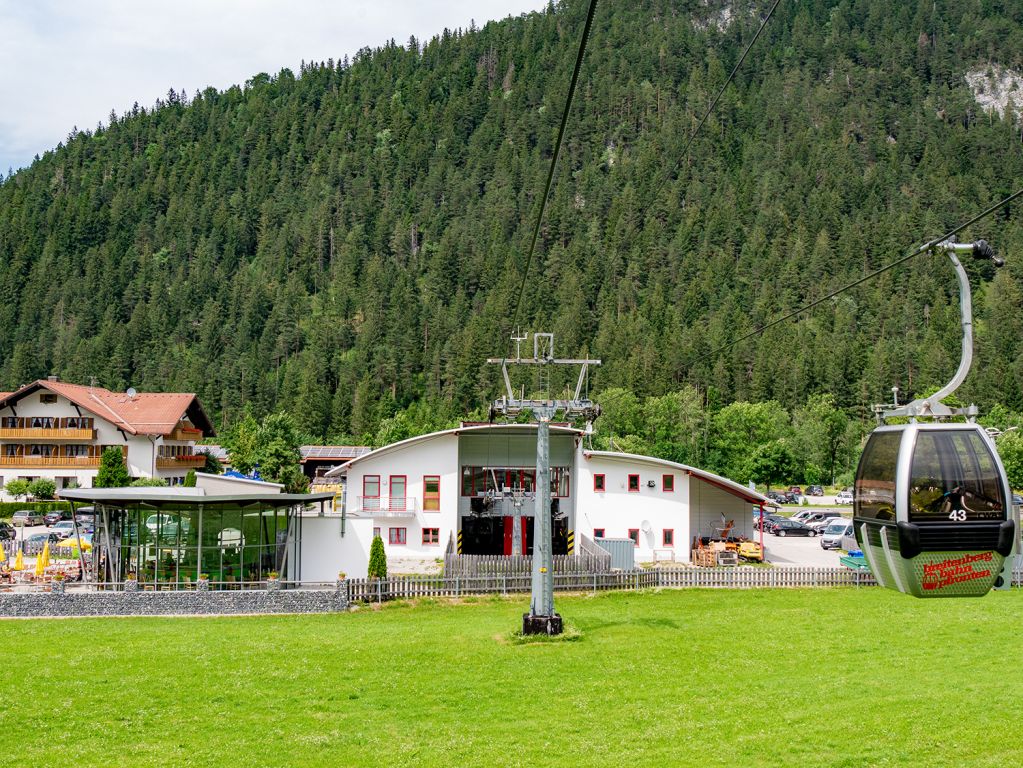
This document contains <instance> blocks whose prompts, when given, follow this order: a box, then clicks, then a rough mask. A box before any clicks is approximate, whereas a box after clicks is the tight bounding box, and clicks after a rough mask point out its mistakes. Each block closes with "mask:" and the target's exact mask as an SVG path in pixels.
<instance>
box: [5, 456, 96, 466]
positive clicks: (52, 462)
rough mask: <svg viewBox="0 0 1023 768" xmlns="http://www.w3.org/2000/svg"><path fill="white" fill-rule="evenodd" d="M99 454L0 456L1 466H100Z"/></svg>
mask: <svg viewBox="0 0 1023 768" xmlns="http://www.w3.org/2000/svg"><path fill="white" fill-rule="evenodd" d="M99 458H100V457H99V456H0V467H49V468H51V469H74V468H76V467H98V466H99Z"/></svg>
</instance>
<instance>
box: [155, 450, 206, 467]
mask: <svg viewBox="0 0 1023 768" xmlns="http://www.w3.org/2000/svg"><path fill="white" fill-rule="evenodd" d="M205 463H206V456H205V454H202V453H181V454H178V455H177V456H157V457H156V466H157V468H158V469H176V468H177V467H201V466H202V465H203V464H205Z"/></svg>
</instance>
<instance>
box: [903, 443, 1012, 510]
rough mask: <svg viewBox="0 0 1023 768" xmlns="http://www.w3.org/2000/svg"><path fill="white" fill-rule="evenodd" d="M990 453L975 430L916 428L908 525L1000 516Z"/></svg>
mask: <svg viewBox="0 0 1023 768" xmlns="http://www.w3.org/2000/svg"><path fill="white" fill-rule="evenodd" d="M1004 509H1005V500H1004V499H1003V498H1002V487H1001V481H1000V478H999V473H998V468H997V467H996V465H995V460H994V457H993V456H992V455H991V452H990V451H989V450H988V447H987V445H985V444H984V439H983V438H982V437H981V436H980V435H979V434H977V432H972V431H963V430H948V431H937V430H933V431H921V432H920V433H919V434H918V435H917V438H916V447H915V448H914V450H913V468H912V472H911V480H910V492H909V519H910V522H914V523H962V522H966V521H968V520H1004V519H1005V514H1004Z"/></svg>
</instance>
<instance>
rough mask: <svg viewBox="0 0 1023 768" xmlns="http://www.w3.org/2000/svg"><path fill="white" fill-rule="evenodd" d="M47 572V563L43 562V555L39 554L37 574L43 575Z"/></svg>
mask: <svg viewBox="0 0 1023 768" xmlns="http://www.w3.org/2000/svg"><path fill="white" fill-rule="evenodd" d="M45 572H46V563H44V562H43V556H42V555H39V556H38V557H37V558H36V576H42V575H43V574H44V573H45Z"/></svg>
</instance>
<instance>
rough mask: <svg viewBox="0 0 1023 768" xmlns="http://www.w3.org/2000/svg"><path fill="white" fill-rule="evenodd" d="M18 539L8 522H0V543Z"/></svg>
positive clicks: (15, 531)
mask: <svg viewBox="0 0 1023 768" xmlns="http://www.w3.org/2000/svg"><path fill="white" fill-rule="evenodd" d="M16 538H18V532H17V530H15V528H14V526H13V525H11V524H10V523H8V522H4V521H0V541H2V540H3V539H16Z"/></svg>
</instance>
